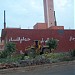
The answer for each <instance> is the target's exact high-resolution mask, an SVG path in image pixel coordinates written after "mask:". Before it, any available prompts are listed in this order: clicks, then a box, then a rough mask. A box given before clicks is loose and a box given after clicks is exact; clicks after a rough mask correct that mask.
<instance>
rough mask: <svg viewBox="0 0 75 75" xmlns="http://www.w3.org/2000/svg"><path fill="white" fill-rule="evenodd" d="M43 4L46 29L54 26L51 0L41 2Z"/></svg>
mask: <svg viewBox="0 0 75 75" xmlns="http://www.w3.org/2000/svg"><path fill="white" fill-rule="evenodd" d="M43 2H44V16H45V23H47V25H48V28H49V27H51V26H55V17H54V4H53V0H43Z"/></svg>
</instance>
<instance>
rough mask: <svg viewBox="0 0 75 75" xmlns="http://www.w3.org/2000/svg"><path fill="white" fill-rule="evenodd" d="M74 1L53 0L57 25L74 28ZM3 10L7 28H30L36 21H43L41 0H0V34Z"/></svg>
mask: <svg viewBox="0 0 75 75" xmlns="http://www.w3.org/2000/svg"><path fill="white" fill-rule="evenodd" d="M74 3H75V1H74V0H54V10H55V11H56V20H57V24H58V26H64V27H65V29H75V20H74V17H75V15H74V14H75V10H74V7H75V6H74ZM4 10H5V11H6V26H7V27H9V28H12V27H13V28H22V29H32V28H33V26H34V25H35V24H36V23H39V22H40V23H44V8H43V0H0V34H1V30H2V29H3V28H4V27H3V19H4V18H3V12H4Z"/></svg>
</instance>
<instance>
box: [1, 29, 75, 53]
mask: <svg viewBox="0 0 75 75" xmlns="http://www.w3.org/2000/svg"><path fill="white" fill-rule="evenodd" d="M11 37H12V39H11ZM17 37H20V39H22V40H23V38H24V40H29V39H30V40H29V41H24V40H23V41H22V43H20V42H21V41H17V42H16V41H15V43H16V46H17V49H18V50H23V51H24V50H25V48H26V47H28V46H30V45H32V44H33V41H34V40H42V38H43V39H44V40H46V39H47V38H55V39H58V40H59V43H58V47H57V49H56V52H65V51H69V50H70V49H75V30H50V29H38V30H36V29H5V30H2V38H3V39H5V40H7V41H9V39H11V40H16V39H19V38H17ZM25 38H26V39H25ZM28 38H29V39H28Z"/></svg>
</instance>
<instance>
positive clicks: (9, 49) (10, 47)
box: [0, 42, 16, 58]
mask: <svg viewBox="0 0 75 75" xmlns="http://www.w3.org/2000/svg"><path fill="white" fill-rule="evenodd" d="M15 51H16V45H15V43H13V42H8V43H7V44H6V45H5V49H4V51H2V52H1V54H0V58H7V56H11V54H12V53H13V52H15Z"/></svg>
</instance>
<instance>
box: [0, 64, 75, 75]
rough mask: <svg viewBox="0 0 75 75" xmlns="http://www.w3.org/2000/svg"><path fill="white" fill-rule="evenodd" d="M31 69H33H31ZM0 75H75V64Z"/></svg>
mask: <svg viewBox="0 0 75 75" xmlns="http://www.w3.org/2000/svg"><path fill="white" fill-rule="evenodd" d="M30 68H31V67H30ZM0 75H75V63H73V64H70V63H66V64H59V65H55V64H54V65H52V66H50V65H45V66H41V67H38V66H37V67H35V68H31V69H28V68H27V70H26V68H20V69H12V70H5V71H0Z"/></svg>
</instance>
